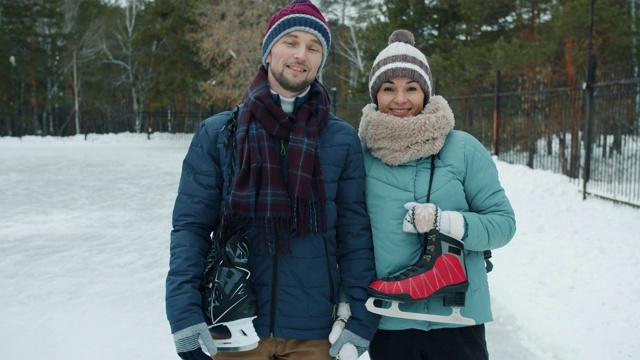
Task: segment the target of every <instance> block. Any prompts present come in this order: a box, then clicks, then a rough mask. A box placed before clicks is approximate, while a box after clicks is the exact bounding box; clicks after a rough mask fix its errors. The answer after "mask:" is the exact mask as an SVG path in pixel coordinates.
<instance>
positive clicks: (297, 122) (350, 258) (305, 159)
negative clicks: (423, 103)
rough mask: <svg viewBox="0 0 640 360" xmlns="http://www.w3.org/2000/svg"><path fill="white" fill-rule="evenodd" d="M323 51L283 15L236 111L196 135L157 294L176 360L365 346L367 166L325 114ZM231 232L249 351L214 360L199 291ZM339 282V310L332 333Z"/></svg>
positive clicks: (304, 10) (293, 7)
mask: <svg viewBox="0 0 640 360" xmlns="http://www.w3.org/2000/svg"><path fill="white" fill-rule="evenodd" d="M330 44H331V35H330V31H329V27H328V24H327V22H326V20H325V19H324V17H323V16H322V14H321V12H320V11H319V10H318V9H317V8H316V7H315V6H314V5H313V4H312V3H311V2H309V1H300V0H295V1H293V2H292V3H291V4H290V5H288V6H286V7H284V8H282V9H281V10H280V11H279V12H278V13H276V14H275V15H273V17H272V18H271V20H270V21H269V23H268V25H267V29H266V34H265V37H264V41H263V47H262V66H260V68H259V70H258V73H257V74H256V76H255V77H254V79H253V81H252V82H251V84H250V85H249V88H248V89H247V91H246V94H245V98H244V102H243V103H242V104H241V105H240V106H239V108H238V111H237V113H236V114H235V115H232V114H231V113H230V112H224V113H221V114H217V115H215V116H213V117H211V118H209V119H206V120H205V121H203V123H202V124H201V125H200V126H199V128H198V130H197V131H196V133H195V135H194V138H193V141H192V143H191V146H190V148H189V151H188V153H187V155H186V157H185V159H184V162H183V168H182V176H181V179H180V185H179V189H178V196H177V198H176V203H175V207H174V211H173V231H172V233H171V249H170V252H171V259H170V270H169V273H168V276H167V289H166V291H167V293H166V307H167V317H168V319H169V323H170V325H171V331H172V333H173V335H174V340H175V342H176V348H177V351H178V354H179V355H180V357H181V358H183V359H209V357H208V356H207V355H205V353H204V352H203V351H202V349H201V346H200V343H202V344H203V345H204V347H205V348H206V350H207V351H208V352H209V353H210V354H211V355H212V358H214V359H255V360H267V359H269V360H270V359H279V358H286V359H290V360H297V359H300V360H302V359H305V360H314V359H331V358H332V356H336V355H338V354H340V357H341V359H345V360H350V359H351V360H356V359H357V358H358V357H359V356H360V355H362V353H364V351H366V350H367V348H368V346H369V341H370V340H371V338H372V337H373V335H374V333H375V331H376V328H377V326H378V322H379V317H378V316H377V315H374V314H371V313H369V312H367V310H366V309H365V306H364V303H365V301H366V300H367V297H368V295H367V290H366V289H367V287H368V285H369V284H370V283H371V282H372V281H373V280H375V266H374V260H373V247H372V241H371V230H370V223H369V218H368V215H367V214H366V209H365V202H364V176H365V173H364V163H363V158H362V149H361V144H360V140H359V139H358V136H357V134H356V131H355V129H353V128H352V127H351V126H350V125H348V124H347V123H345V122H344V121H342V120H340V119H338V118H337V117H336V116H335V115H333V114H331V113H330V112H329V109H330V102H329V96H328V94H327V91H326V89H325V88H324V87H323V86H322V85H321V84H320V83H319V82H318V80H317V79H316V75H317V74H318V73H319V72H320V71H321V70H322V67H323V66H324V63H325V61H326V59H327V52H328V50H329V47H330ZM237 234H241V235H244V236H246V237H247V239H248V248H249V256H248V259H249V260H248V264H249V265H248V267H249V269H250V271H251V275H250V279H251V280H252V285H253V288H254V290H255V295H256V298H257V318H255V319H254V320H253V325H254V327H255V330H256V332H257V334H258V335H259V336H260V341H259V345H258V346H257V348H255V349H253V350H248V351H243V352H225V353H222V352H217V349H216V347H215V344H214V343H213V341H212V338H211V335H210V333H209V330H208V328H207V325H206V322H205V317H204V315H203V310H202V305H201V304H202V297H201V293H200V291H199V290H200V289H201V288H202V282H203V272H204V268H205V264H206V257H207V253H208V252H209V251H210V248H211V246H216V244H219V243H222V244H224V243H225V241H227V240H228V239H229V238H230V237H232V236H234V235H237ZM338 268H339V269H340V275H338ZM339 276H340V280H341V288H340V290H341V291H342V292H343V295H344V296H342V297H343V298H346V300H345V302H343V303H341V304H340V306H339V312H338V313H339V315H340V320H338V321H336V322H335V324H334V323H333V321H334V320H335V319H334V317H335V315H334V310H335V304H337V303H338V301H339V299H338V298H339V296H338V292H339V291H338V290H339V289H338V277H339ZM347 301H348V304H349V305H346V304H347ZM332 328H333V329H334V331H333V332H331V331H332ZM330 332H331V342H330V341H329V340H328V337H329V334H330ZM216 353H217V354H216Z"/></svg>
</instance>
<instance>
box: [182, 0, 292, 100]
mask: <svg viewBox="0 0 640 360" xmlns="http://www.w3.org/2000/svg"><path fill="white" fill-rule="evenodd" d="M286 3H287V1H277V2H276V1H253V0H236V1H203V2H201V3H200V4H199V6H197V7H196V14H195V17H196V19H197V21H198V23H199V25H200V27H201V29H202V31H201V32H199V33H197V34H193V39H194V40H195V41H196V43H197V44H198V49H199V54H198V56H199V59H200V62H201V63H202V64H204V66H205V67H207V68H208V69H210V77H209V79H207V80H206V81H204V82H203V83H202V84H201V90H202V94H203V95H202V97H203V98H202V99H201V100H202V102H203V103H208V104H211V103H217V104H221V105H222V106H225V107H231V106H233V105H234V104H236V103H238V102H240V101H241V99H242V96H243V92H244V90H245V89H246V87H247V85H248V84H249V82H250V81H251V79H252V78H253V76H254V75H255V73H256V71H257V70H258V66H259V65H260V63H261V60H260V54H261V49H262V39H263V37H264V31H265V28H266V26H267V21H268V20H269V17H270V16H271V14H273V13H274V12H275V11H276V10H277V9H278V8H280V7H281V6H282V5H285V4H286Z"/></svg>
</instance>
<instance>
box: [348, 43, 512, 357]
mask: <svg viewBox="0 0 640 360" xmlns="http://www.w3.org/2000/svg"><path fill="white" fill-rule="evenodd" d="M413 45H414V37H413V35H412V34H411V33H410V32H408V31H406V30H397V31H395V32H394V33H393V34H392V35H391V37H390V38H389V46H388V47H387V48H385V49H384V50H383V51H382V52H381V53H380V54H379V55H378V57H377V58H376V60H375V62H374V64H373V67H372V69H371V74H370V79H369V80H370V81H369V90H370V94H371V100H372V101H373V104H369V105H367V106H365V108H364V109H363V116H362V120H361V122H360V128H359V135H360V138H361V140H362V143H363V148H364V153H365V167H366V171H367V185H366V194H367V209H368V211H369V216H370V217H371V226H372V231H373V242H374V249H375V256H376V258H375V260H376V271H377V276H378V278H379V279H382V280H379V281H377V282H374V283H373V284H372V285H371V288H370V294H372V296H374V297H376V298H383V299H387V300H400V302H401V304H400V307H399V311H400V312H401V313H402V314H400V315H399V312H398V311H396V312H391V311H389V309H387V308H388V307H389V306H387V305H383V306H380V308H383V310H382V312H380V313H381V314H383V315H384V314H391V315H393V316H382V319H381V321H380V326H379V328H378V331H377V332H376V335H375V336H374V338H373V340H372V342H371V346H370V355H371V358H372V359H373V360H378V359H430V360H431V359H447V360H450V359H474V360H477V359H488V351H487V346H486V341H485V330H484V323H486V322H489V321H491V320H492V315H491V307H490V303H489V287H488V283H487V274H486V270H485V263H484V257H483V251H485V250H491V249H496V248H499V247H501V246H504V245H506V244H507V243H508V242H509V241H510V240H511V238H512V237H513V235H514V233H515V215H514V212H513V209H512V207H511V204H510V203H509V200H508V199H507V197H506V195H505V192H504V189H503V188H502V187H501V185H500V182H499V180H498V172H497V169H496V166H495V163H494V161H493V159H492V158H491V156H490V155H489V154H488V152H487V150H486V149H485V148H484V146H483V145H482V144H480V142H478V141H477V140H476V139H475V138H474V137H473V136H471V135H470V134H467V133H465V132H462V131H458V130H453V126H454V118H453V112H452V111H451V108H450V107H449V105H448V104H447V102H446V100H445V99H444V98H442V97H441V96H432V90H433V89H432V84H433V81H432V75H431V71H430V69H429V64H428V62H427V59H426V57H425V56H424V54H422V53H421V52H420V51H419V50H418V49H416V48H415V47H414V46H413ZM407 269H409V270H407ZM418 280H419V281H418ZM408 282H410V285H411V286H409V287H404V286H403V284H404V285H406V283H408ZM445 305H446V306H445ZM452 306H453V308H456V307H459V308H460V310H459V311H460V313H459V314H456V313H455V312H454V313H453V316H451V315H452ZM370 310H372V311H374V312H376V311H375V310H374V309H371V308H370ZM385 310H386V311H385ZM398 316H404V317H409V318H410V319H407V318H399V317H398ZM433 320H437V321H433ZM471 324H474V325H471Z"/></svg>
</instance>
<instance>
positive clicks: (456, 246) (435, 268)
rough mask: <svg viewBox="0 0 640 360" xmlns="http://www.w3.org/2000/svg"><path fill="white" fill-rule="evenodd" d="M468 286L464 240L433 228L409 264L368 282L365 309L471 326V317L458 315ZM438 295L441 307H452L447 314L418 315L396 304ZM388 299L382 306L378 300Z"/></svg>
mask: <svg viewBox="0 0 640 360" xmlns="http://www.w3.org/2000/svg"><path fill="white" fill-rule="evenodd" d="M468 288H469V283H468V282H467V272H466V268H465V262H464V243H463V242H462V241H459V240H456V239H454V238H451V237H449V236H446V235H443V234H441V233H440V232H439V231H437V230H431V231H429V232H428V233H427V234H426V236H425V244H424V247H423V254H422V256H421V257H420V259H419V260H418V261H417V262H416V263H415V264H414V265H412V266H411V267H409V268H407V269H406V270H404V271H402V272H401V273H399V274H397V275H393V276H390V277H387V278H384V279H380V280H376V281H374V282H373V283H371V285H369V289H368V292H369V295H370V296H371V297H370V298H369V300H368V301H367V303H366V306H367V309H368V310H369V311H371V312H373V313H376V314H380V315H385V316H391V317H398V318H404V319H413V320H425V321H434V322H444V323H450V324H465V325H475V322H474V321H473V319H470V318H465V317H463V316H462V315H461V314H460V307H462V306H464V303H465V293H466V291H467V289H468ZM432 296H442V297H443V302H444V306H450V307H451V308H452V313H451V315H436V314H418V313H412V312H405V311H402V310H400V308H399V303H401V302H411V301H418V300H424V299H427V298H429V297H432ZM376 300H387V301H390V302H391V307H389V308H384V307H381V306H378V305H380V302H379V301H376Z"/></svg>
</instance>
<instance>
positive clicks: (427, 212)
mask: <svg viewBox="0 0 640 360" xmlns="http://www.w3.org/2000/svg"><path fill="white" fill-rule="evenodd" d="M404 208H405V209H406V210H407V215H406V216H405V217H404V221H403V222H402V231H404V232H406V233H414V234H415V233H419V234H424V233H427V232H429V231H431V230H432V229H436V230H438V231H440V232H441V233H443V234H445V235H447V236H450V237H452V238H454V239H456V240H462V237H464V230H465V229H464V217H463V216H462V214H461V213H459V212H457V211H442V210H440V208H439V207H437V206H436V205H434V204H431V203H427V204H420V203H416V202H408V203H406V204H404Z"/></svg>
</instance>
